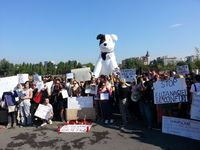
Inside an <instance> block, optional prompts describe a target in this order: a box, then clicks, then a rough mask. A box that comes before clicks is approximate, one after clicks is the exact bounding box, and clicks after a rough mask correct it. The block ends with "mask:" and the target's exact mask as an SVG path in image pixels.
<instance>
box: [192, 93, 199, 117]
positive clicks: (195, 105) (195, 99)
mask: <svg viewBox="0 0 200 150" xmlns="http://www.w3.org/2000/svg"><path fill="white" fill-rule="evenodd" d="M190 116H191V119H196V120H200V92H194V93H193V95H192V105H191V112H190Z"/></svg>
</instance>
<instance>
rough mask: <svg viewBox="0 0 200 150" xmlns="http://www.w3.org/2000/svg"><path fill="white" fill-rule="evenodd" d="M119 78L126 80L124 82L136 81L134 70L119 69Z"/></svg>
mask: <svg viewBox="0 0 200 150" xmlns="http://www.w3.org/2000/svg"><path fill="white" fill-rule="evenodd" d="M120 77H121V78H124V79H126V82H133V80H134V79H136V69H121V70H120Z"/></svg>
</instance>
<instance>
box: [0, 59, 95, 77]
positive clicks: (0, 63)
mask: <svg viewBox="0 0 200 150" xmlns="http://www.w3.org/2000/svg"><path fill="white" fill-rule="evenodd" d="M81 67H90V68H91V70H93V68H94V65H93V64H92V63H88V64H81V63H79V62H77V61H76V60H69V61H67V62H62V61H61V62H59V63H58V64H54V63H53V62H51V61H49V62H46V63H45V64H44V63H42V62H40V63H36V64H32V63H22V64H13V63H10V62H9V61H8V60H6V59H2V60H0V76H1V77H6V76H12V75H16V74H20V73H28V74H29V75H33V74H35V73H38V74H40V75H47V74H51V75H55V74H66V73H68V72H70V71H71V69H75V68H81Z"/></svg>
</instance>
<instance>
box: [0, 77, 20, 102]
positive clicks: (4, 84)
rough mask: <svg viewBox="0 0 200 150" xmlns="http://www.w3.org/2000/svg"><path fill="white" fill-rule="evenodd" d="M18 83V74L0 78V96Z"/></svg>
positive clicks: (11, 89)
mask: <svg viewBox="0 0 200 150" xmlns="http://www.w3.org/2000/svg"><path fill="white" fill-rule="evenodd" d="M17 84H18V76H11V77H5V78H0V98H1V97H2V95H3V93H4V92H9V91H13V90H14V88H15V87H16V86H17Z"/></svg>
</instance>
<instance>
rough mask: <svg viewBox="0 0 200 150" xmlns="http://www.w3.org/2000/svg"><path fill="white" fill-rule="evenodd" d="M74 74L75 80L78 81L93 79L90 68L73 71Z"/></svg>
mask: <svg viewBox="0 0 200 150" xmlns="http://www.w3.org/2000/svg"><path fill="white" fill-rule="evenodd" d="M71 72H72V73H74V75H75V79H76V80H77V81H79V82H80V81H89V80H90V79H91V74H90V72H91V71H90V68H89V67H87V68H79V69H72V70H71Z"/></svg>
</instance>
